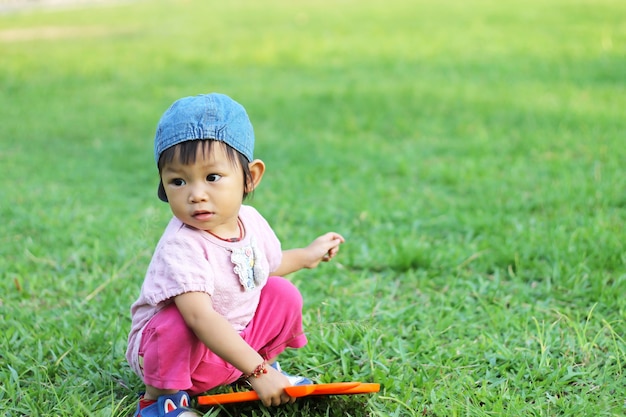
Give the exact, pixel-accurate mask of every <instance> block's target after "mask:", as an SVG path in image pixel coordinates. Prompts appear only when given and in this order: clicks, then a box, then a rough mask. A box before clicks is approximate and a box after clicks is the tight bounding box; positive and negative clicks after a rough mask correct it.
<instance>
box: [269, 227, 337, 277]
mask: <svg viewBox="0 0 626 417" xmlns="http://www.w3.org/2000/svg"><path fill="white" fill-rule="evenodd" d="M343 242H345V239H344V238H343V236H341V235H340V234H339V233H334V232H330V233H326V234H325V235H322V236H320V237H318V238H317V239H315V240H314V241H313V242H311V244H310V245H309V246H307V247H305V248H298V249H289V250H285V251H283V260H282V262H281V263H280V266H279V267H278V268H277V269H276V271H273V272H272V273H271V275H279V276H285V275H287V274H290V273H292V272H296V271H299V270H300V269H302V268H315V267H316V266H317V265H319V263H320V262H328V261H330V260H331V259H332V258H334V257H335V255H337V252H338V251H339V245H340V244H342V243H343Z"/></svg>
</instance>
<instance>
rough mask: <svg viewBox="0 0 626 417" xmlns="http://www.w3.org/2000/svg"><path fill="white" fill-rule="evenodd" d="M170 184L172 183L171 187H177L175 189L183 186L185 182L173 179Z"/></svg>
mask: <svg viewBox="0 0 626 417" xmlns="http://www.w3.org/2000/svg"><path fill="white" fill-rule="evenodd" d="M171 183H172V185H175V186H177V187H180V186H183V185H185V180H184V179H182V178H174V179H173V180H172V181H171Z"/></svg>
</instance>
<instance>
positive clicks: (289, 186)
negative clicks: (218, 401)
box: [0, 0, 626, 417]
mask: <svg viewBox="0 0 626 417" xmlns="http://www.w3.org/2000/svg"><path fill="white" fill-rule="evenodd" d="M622 3H623V2H622V1H621V0H600V1H595V0H594V1H592V0H575V1H572V0H553V1H550V2H547V1H540V0H528V1H525V2H521V1H512V2H499V1H496V0H469V1H465V2H460V1H459V2H453V1H446V2H441V1H434V0H415V1H405V0H386V1H384V2H383V1H355V0H345V1H329V0H320V1H302V2H292V1H287V0H269V1H264V2H252V1H230V2H217V1H200V0H197V1H195V0H188V1H182V0H181V1H173V0H168V1H165V0H164V1H153V2H148V1H145V2H143V1H141V2H129V3H121V4H115V5H111V6H101V7H92V8H68V9H57V10H36V9H35V10H30V11H26V12H21V13H11V14H3V15H0V57H1V59H0V60H1V62H2V64H1V65H0V86H1V89H0V173H1V174H2V186H1V187H0V219H1V220H2V222H1V224H2V226H1V228H0V231H1V233H0V278H1V279H0V410H2V412H3V413H4V415H7V416H11V417H12V416H21V415H27V416H40V415H50V416H83V415H84V416H92V415H93V416H127V415H129V414H132V411H133V410H134V407H135V401H136V393H137V392H138V391H140V390H141V389H142V384H141V381H140V380H139V379H138V378H137V377H136V376H134V374H133V373H132V372H131V371H130V370H129V368H128V366H127V365H126V363H125V360H124V351H125V347H126V335H127V332H128V329H129V325H130V319H129V306H130V304H131V303H132V301H134V299H135V297H136V296H137V293H138V290H139V287H140V285H141V281H142V279H143V274H144V272H145V269H146V267H147V263H148V261H149V259H150V255H151V252H152V250H153V248H154V245H155V243H156V240H157V239H158V237H159V236H160V233H161V232H162V229H163V227H164V225H165V224H166V222H167V220H168V219H169V216H170V212H169V209H168V207H167V205H164V204H162V203H160V202H159V201H158V200H157V198H156V184H157V173H156V168H155V166H154V161H153V159H152V137H153V133H154V127H155V125H156V122H157V120H158V118H159V117H160V115H161V113H162V112H163V111H164V109H165V108H166V107H167V106H168V105H169V104H170V103H171V102H172V101H173V100H175V99H177V98H179V97H182V96H185V95H190V94H197V93H202V92H209V91H220V92H225V93H227V94H229V95H231V96H233V97H234V98H236V99H237V100H239V101H241V102H242V103H243V104H244V105H245V106H246V108H247V109H248V111H249V114H250V116H251V118H252V121H253V124H254V125H255V130H256V134H257V141H258V142H257V148H256V156H257V157H259V158H262V159H263V160H264V161H265V162H266V164H267V166H268V171H267V174H266V176H265V178H264V181H263V183H262V185H261V187H260V188H259V189H258V190H257V191H256V193H255V195H254V198H253V199H252V200H251V203H252V204H253V205H255V206H256V207H258V208H259V210H261V212H263V213H264V214H265V216H266V217H267V218H268V219H269V220H270V222H271V223H272V225H273V226H274V227H275V230H276V232H277V234H278V235H279V237H280V238H281V239H282V241H283V244H284V246H285V247H292V246H296V245H303V244H306V243H308V241H309V240H310V239H311V238H313V237H314V236H316V235H317V234H319V233H322V232H325V231H327V230H329V229H333V230H336V231H338V232H341V233H343V234H344V235H345V236H346V238H347V242H346V244H345V245H344V247H343V248H342V251H341V253H340V257H339V258H337V262H334V263H331V264H328V265H323V266H321V267H320V268H318V269H316V270H311V271H308V270H307V271H301V272H299V273H297V274H295V275H294V276H293V280H294V281H295V282H296V283H297V284H298V286H299V287H300V289H301V290H302V292H303V295H304V298H305V313H304V314H305V322H306V327H307V331H308V336H309V345H308V346H307V347H306V348H304V349H303V350H301V351H297V352H289V353H288V354H286V355H285V356H286V357H285V358H283V360H282V363H283V366H284V367H285V368H288V370H290V371H293V372H301V373H304V374H307V375H309V376H312V377H314V378H315V379H317V380H318V381H319V382H331V381H349V380H362V381H369V382H379V383H381V384H382V389H381V392H380V393H379V394H376V395H372V396H359V397H336V398H326V399H318V400H302V401H298V402H297V403H296V404H294V405H292V406H287V407H283V408H275V409H265V408H263V407H262V406H261V405H259V404H249V405H245V406H241V407H234V408H233V407H229V408H225V409H224V410H207V413H208V415H210V416H215V415H218V414H219V415H226V416H228V415H249V416H296V415H298V416H299V415H302V416H310V417H314V416H315V417H316V416H335V415H341V416H344V415H351V416H355V417H361V416H369V415H377V416H426V417H435V416H437V417H442V416H520V415H524V416H620V415H624V413H626V406H625V400H626V386H625V385H624V370H625V366H626V342H625V340H624V335H625V333H626V323H625V321H624V319H625V310H626V301H625V300H626V298H624V296H623V294H624V293H625V292H626V248H625V244H626V243H625V242H626V227H625V226H626V225H625V223H626V171H625V170H624V163H625V162H626V146H625V144H626V117H625V116H626V113H625V112H624V109H626V78H625V74H626V49H625V48H626V26H624V25H623V22H624V19H626V9H625V8H624V5H623V4H622Z"/></svg>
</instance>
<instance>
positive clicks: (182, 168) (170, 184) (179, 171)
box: [161, 141, 244, 238]
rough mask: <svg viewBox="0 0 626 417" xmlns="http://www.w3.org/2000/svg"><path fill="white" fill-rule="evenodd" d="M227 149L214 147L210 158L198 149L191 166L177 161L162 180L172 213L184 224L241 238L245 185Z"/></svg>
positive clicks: (174, 161) (176, 159)
mask: <svg viewBox="0 0 626 417" xmlns="http://www.w3.org/2000/svg"><path fill="white" fill-rule="evenodd" d="M198 146H203V141H198ZM225 146H226V145H224V144H223V143H221V142H216V143H214V144H213V147H212V148H211V152H210V154H208V155H206V154H205V153H204V152H203V150H202V149H198V151H197V154H196V161H195V163H193V164H190V165H183V164H182V163H180V162H179V160H178V159H179V158H177V157H175V158H174V160H173V161H172V162H171V163H169V164H166V165H165V166H164V167H163V170H162V171H161V180H162V181H163V187H164V189H165V194H166V195H167V199H168V202H169V204H170V207H171V209H172V212H173V213H174V215H175V216H176V217H178V218H179V219H180V220H181V221H182V222H183V223H185V224H188V225H189V226H193V227H195V228H196V229H201V230H208V231H210V232H212V233H214V234H216V235H218V236H220V237H223V238H230V237H233V236H238V235H239V226H238V224H237V217H238V215H239V209H240V207H241V203H242V201H243V192H244V181H243V170H242V168H241V167H240V166H237V165H235V164H233V163H232V162H231V161H230V160H229V159H228V157H227V154H226V150H225Z"/></svg>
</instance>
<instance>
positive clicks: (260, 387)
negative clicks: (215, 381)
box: [174, 292, 293, 406]
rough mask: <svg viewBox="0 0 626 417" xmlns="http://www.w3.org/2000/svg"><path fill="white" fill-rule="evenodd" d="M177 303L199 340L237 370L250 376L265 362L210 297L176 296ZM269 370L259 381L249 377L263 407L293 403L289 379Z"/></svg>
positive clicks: (204, 294) (191, 294)
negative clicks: (217, 309)
mask: <svg viewBox="0 0 626 417" xmlns="http://www.w3.org/2000/svg"><path fill="white" fill-rule="evenodd" d="M174 302H175V303H176V307H178V310H179V311H180V314H181V315H182V316H183V318H184V320H185V323H186V324H187V326H189V328H190V329H191V330H192V331H193V332H194V333H195V335H196V336H197V337H198V339H200V340H201V341H202V342H203V343H204V344H205V345H206V346H207V348H209V349H210V350H211V351H212V352H214V353H215V354H217V355H218V356H220V357H221V358H222V359H224V360H225V361H227V362H229V363H231V364H232V365H233V366H234V367H235V368H237V369H239V370H240V371H242V372H243V373H244V374H250V373H252V372H253V371H254V370H255V368H256V367H257V366H259V364H261V363H263V361H264V359H263V357H262V356H261V355H259V354H258V353H257V352H256V351H255V350H254V349H252V347H250V345H248V344H247V343H246V341H245V340H243V339H242V338H241V336H240V335H239V333H237V332H236V331H235V329H233V327H232V326H231V325H230V323H229V322H228V321H227V320H226V319H225V318H224V316H222V315H221V314H219V313H218V312H216V311H215V310H214V309H213V303H212V301H211V296H210V295H208V294H206V293H203V292H189V293H184V294H181V295H179V296H176V297H175V298H174ZM266 369H267V373H266V374H262V375H261V376H260V377H259V378H254V377H252V378H250V382H251V384H252V387H253V388H254V390H255V391H256V392H257V394H258V395H259V398H260V399H261V401H262V402H263V404H265V405H266V406H271V405H280V404H284V403H286V402H289V401H293V399H292V398H290V397H289V396H288V395H287V394H286V393H285V392H284V389H283V388H284V387H286V386H289V380H287V378H286V377H285V376H283V375H282V374H281V373H280V372H278V371H276V370H275V369H274V368H272V367H270V366H267V367H266Z"/></svg>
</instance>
